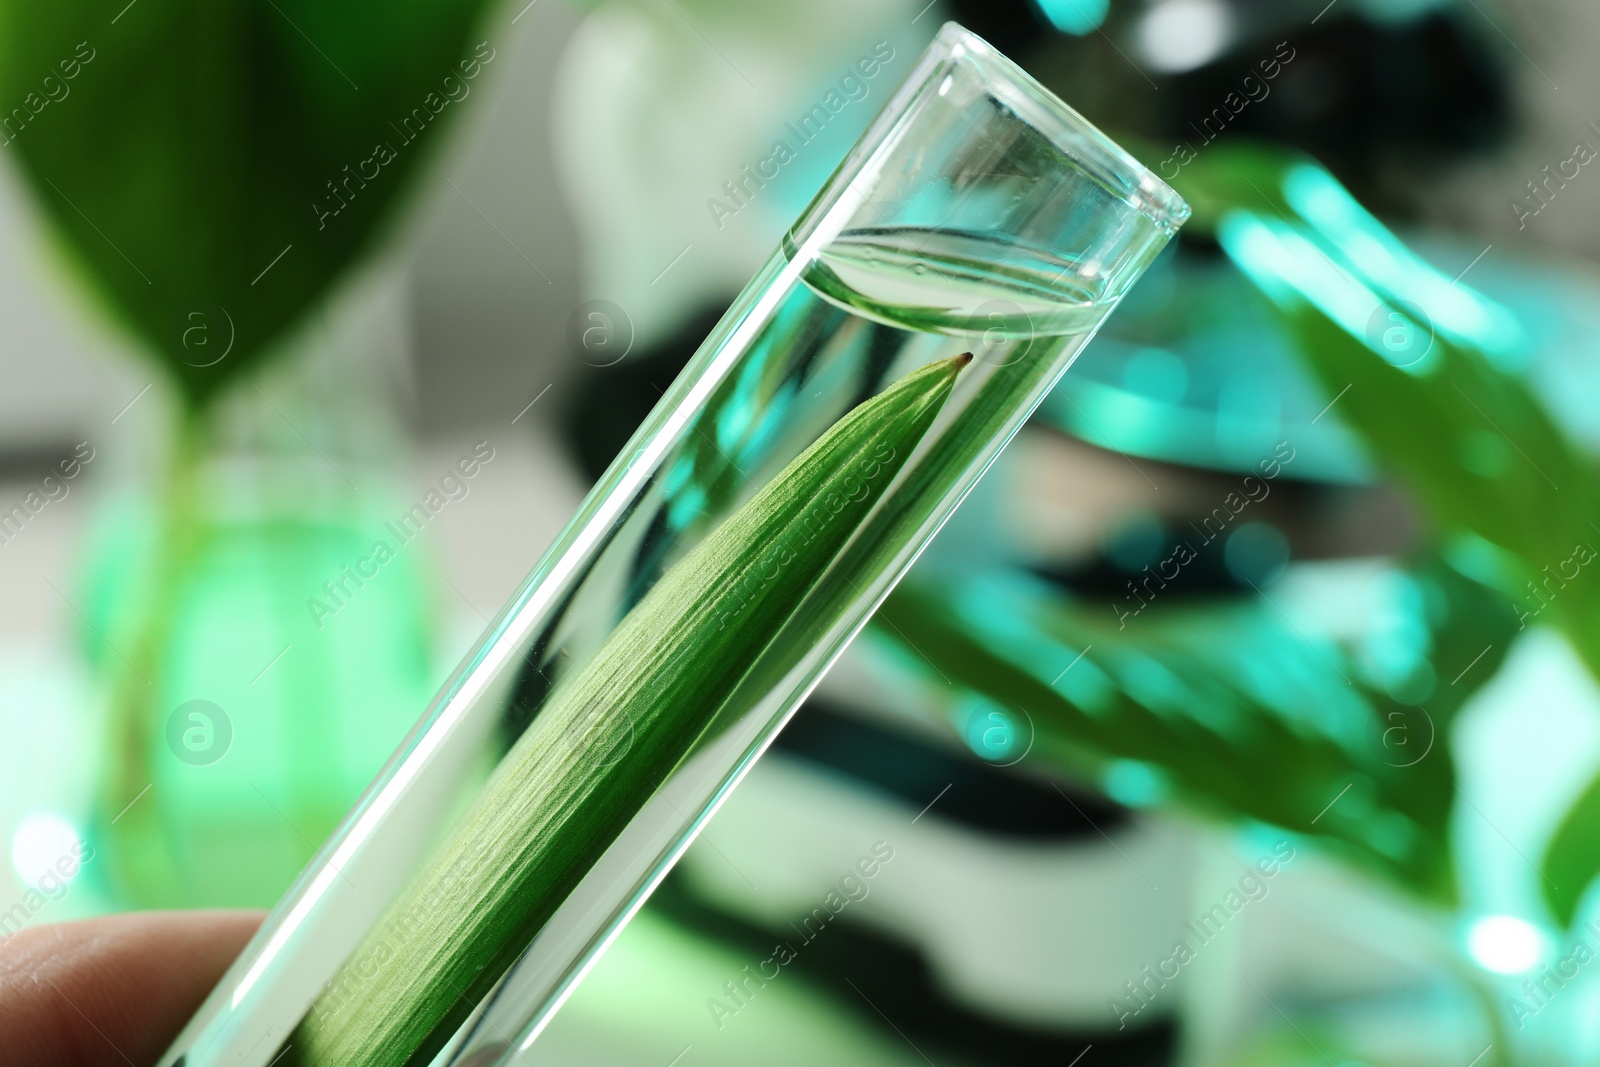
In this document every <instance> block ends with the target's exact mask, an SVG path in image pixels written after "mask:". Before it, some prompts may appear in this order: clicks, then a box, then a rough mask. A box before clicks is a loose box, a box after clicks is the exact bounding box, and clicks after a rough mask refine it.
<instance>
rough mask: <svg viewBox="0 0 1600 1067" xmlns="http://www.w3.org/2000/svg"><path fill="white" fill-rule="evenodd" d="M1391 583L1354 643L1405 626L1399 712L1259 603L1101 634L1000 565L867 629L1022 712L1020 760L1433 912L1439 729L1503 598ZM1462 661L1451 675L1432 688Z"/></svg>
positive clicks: (916, 600) (1439, 582)
mask: <svg viewBox="0 0 1600 1067" xmlns="http://www.w3.org/2000/svg"><path fill="white" fill-rule="evenodd" d="M1396 580H1397V581H1398V582H1400V583H1401V586H1402V587H1403V588H1405V589H1407V590H1409V592H1408V593H1407V594H1406V598H1405V599H1407V600H1408V604H1409V606H1408V607H1405V610H1402V611H1400V612H1399V616H1398V618H1399V621H1398V622H1397V623H1396V624H1395V625H1396V626H1397V627H1399V629H1398V630H1396V631H1395V632H1394V633H1379V634H1375V635H1373V641H1374V643H1375V647H1377V648H1379V649H1380V650H1383V649H1384V648H1385V647H1386V646H1385V644H1384V643H1385V642H1389V643H1390V644H1392V643H1393V642H1394V641H1396V640H1399V639H1400V638H1397V637H1396V634H1398V633H1401V632H1404V633H1405V634H1407V635H1409V636H1406V637H1404V638H1403V640H1405V641H1406V642H1408V643H1409V644H1410V645H1411V647H1412V649H1413V651H1414V662H1412V663H1411V664H1409V665H1408V666H1407V667H1406V669H1405V670H1404V671H1402V672H1400V673H1399V674H1395V673H1394V672H1393V671H1390V672H1389V675H1388V677H1387V678H1386V681H1387V682H1388V684H1390V685H1391V686H1393V687H1394V688H1396V689H1398V690H1403V691H1405V694H1404V695H1406V696H1408V697H1409V698H1410V699H1413V700H1415V701H1416V703H1404V702H1402V701H1400V700H1398V699H1396V698H1395V697H1394V696H1392V695H1390V694H1389V693H1387V692H1385V691H1383V690H1382V689H1380V688H1378V687H1377V686H1376V685H1375V684H1373V683H1371V682H1369V681H1368V680H1367V677H1368V676H1369V675H1371V674H1373V673H1374V671H1373V668H1372V666H1371V665H1370V664H1363V662H1362V656H1361V655H1360V653H1359V650H1356V651H1354V652H1352V651H1351V650H1349V649H1345V648H1341V647H1340V646H1339V645H1336V644H1335V643H1333V642H1331V641H1326V640H1321V639H1317V638H1308V637H1307V636H1305V635H1303V634H1302V633H1301V632H1299V631H1298V630H1297V629H1295V628H1294V627H1293V626H1292V625H1291V624H1289V623H1287V622H1286V621H1285V620H1284V619H1283V618H1282V617H1281V616H1279V615H1278V614H1277V608H1276V607H1275V606H1274V605H1272V604H1263V603H1260V602H1255V603H1239V604H1234V605H1218V604H1216V603H1208V604H1204V605H1198V606H1193V607H1189V606H1183V605H1178V604H1174V605H1173V606H1172V607H1171V608H1170V610H1168V611H1166V612H1165V613H1162V612H1157V613H1154V614H1153V615H1151V616H1150V617H1149V618H1145V619H1140V620H1138V621H1137V622H1136V623H1133V624H1131V625H1128V626H1126V627H1124V628H1121V629H1119V628H1118V627H1117V626H1116V625H1115V619H1114V618H1112V617H1111V613H1109V612H1106V611H1104V610H1100V609H1102V608H1103V606H1101V605H1095V606H1094V607H1089V606H1086V605H1084V604H1081V603H1077V602H1074V601H1072V600H1070V599H1069V598H1067V597H1066V596H1065V595H1064V594H1062V593H1059V592H1057V591H1056V590H1055V589H1053V588H1052V587H1049V586H1047V585H1045V584H1044V583H1042V582H1040V581H1038V580H1036V579H1032V578H1028V577H1026V576H1023V575H1020V574H1012V575H1003V576H990V577H985V578H982V579H974V580H971V581H966V582H957V583H947V584H942V585H940V586H939V587H937V588H935V587H930V586H928V585H913V584H911V583H907V584H905V585H902V586H901V588H900V589H899V590H897V591H896V592H895V593H894V594H892V595H891V596H890V598H889V600H888V601H887V602H886V603H885V604H884V606H883V607H882V608H881V609H880V610H879V612H878V615H877V618H876V621H875V623H874V627H875V630H876V632H877V633H879V634H881V635H882V636H884V637H887V638H889V639H891V640H892V641H894V642H896V643H898V644H899V645H901V646H902V648H903V649H905V650H906V652H907V654H908V656H910V657H911V658H913V659H916V660H919V661H922V662H925V663H928V664H932V665H933V667H934V668H935V669H936V671H937V672H938V674H939V675H942V676H944V677H945V678H948V679H949V680H951V681H953V682H955V683H956V684H957V685H960V686H963V687H965V688H967V689H970V690H972V691H973V692H976V693H979V694H982V695H983V696H985V697H987V698H989V699H990V700H992V701H994V702H995V703H996V704H998V705H999V706H1000V707H1002V708H1004V709H1008V710H1009V711H1010V712H1012V713H1019V712H1020V713H1023V714H1025V716H1026V717H1027V719H1028V720H1029V721H1030V722H1031V723H1032V726H1033V731H1034V746H1033V750H1032V757H1033V758H1037V759H1040V760H1043V761H1047V762H1050V763H1053V764H1055V765H1056V766H1058V767H1059V768H1062V769H1066V770H1069V771H1072V772H1075V773H1077V774H1079V775H1085V776H1088V777H1089V778H1090V779H1091V780H1092V781H1098V782H1101V783H1102V784H1104V783H1105V782H1106V781H1107V775H1109V774H1110V773H1111V771H1112V770H1113V769H1114V767H1115V766H1116V763H1117V761H1137V762H1138V763H1139V764H1141V765H1144V767H1145V768H1146V769H1147V770H1148V769H1150V768H1153V769H1154V770H1155V777H1156V778H1157V779H1159V780H1160V781H1162V782H1164V783H1165V786H1166V787H1167V788H1168V789H1169V790H1170V793H1171V795H1172V798H1173V799H1174V800H1175V801H1177V802H1179V803H1183V804H1185V805H1188V806H1191V807H1195V808H1198V809H1200V810H1203V811H1207V812H1210V813H1212V814H1219V815H1223V816H1226V817H1229V818H1234V819H1239V818H1243V819H1252V820H1259V821H1261V822H1265V823H1270V824H1273V825H1275V826H1280V827H1283V828H1285V829H1288V830H1291V831H1294V832H1297V833H1302V834H1306V835H1309V836H1315V837H1317V838H1319V839H1320V840H1321V841H1322V842H1323V843H1324V844H1326V845H1328V846H1329V847H1330V848H1331V849H1332V850H1334V851H1336V852H1339V853H1341V854H1343V855H1345V856H1347V857H1349V858H1351V859H1354V860H1356V861H1357V862H1359V863H1361V864H1363V865H1364V866H1366V867H1367V868H1368V869H1372V870H1376V871H1378V872H1380V873H1381V874H1383V875H1385V876H1387V877H1388V878H1389V879H1390V880H1392V881H1394V882H1397V883H1399V884H1400V885H1401V886H1403V887H1405V888H1407V889H1408V890H1410V891H1412V892H1415V893H1418V894H1420V895H1422V896H1423V897H1425V898H1428V899H1431V900H1434V901H1437V902H1441V903H1450V902H1453V901H1454V899H1455V889H1454V882H1453V876H1452V869H1451V864H1450V857H1449V845H1448V826H1449V817H1450V809H1451V803H1452V800H1453V792H1454V771H1453V768H1452V765H1451V761H1450V752H1449V745H1448V736H1449V732H1450V730H1451V728H1452V725H1453V723H1454V719H1455V714H1456V712H1457V710H1458V709H1459V708H1460V706H1461V704H1462V702H1463V701H1464V700H1465V699H1466V697H1467V696H1469V695H1470V694H1471V692H1472V691H1473V689H1474V688H1475V682H1476V681H1477V680H1481V679H1485V678H1488V677H1490V676H1491V675H1492V674H1493V672H1494V670H1495V668H1496V667H1497V666H1498V663H1499V660H1500V659H1501V657H1502V656H1503V654H1504V649H1505V647H1506V644H1507V641H1508V638H1509V635H1510V634H1511V632H1512V631H1513V630H1514V629H1515V620H1514V618H1513V617H1512V616H1511V614H1510V612H1509V611H1508V610H1507V609H1506V607H1505V603H1504V601H1503V599H1502V598H1500V597H1498V596H1497V595H1495V594H1494V593H1493V592H1492V591H1490V590H1488V589H1485V588H1484V587H1483V586H1481V585H1479V584H1478V583H1476V582H1473V581H1471V580H1469V579H1467V578H1465V577H1463V576H1462V575H1461V574H1459V573H1457V572H1456V571H1454V570H1453V569H1452V568H1450V567H1448V566H1445V565H1443V564H1442V563H1438V562H1430V563H1428V564H1426V565H1425V566H1422V567H1420V568H1419V569H1418V570H1416V571H1415V572H1414V573H1412V574H1410V575H1397V576H1396ZM1080 654H1081V658H1079V657H1080ZM1474 660H1477V662H1475V663H1474V662H1473V661H1474ZM1469 664H1471V665H1472V668H1473V670H1472V673H1471V674H1470V675H1468V676H1467V677H1466V678H1464V679H1461V680H1460V682H1459V683H1450V682H1447V681H1445V679H1446V678H1451V677H1458V672H1461V671H1462V670H1463V668H1465V667H1467V666H1468V665H1469ZM924 669H926V668H924ZM1445 672H1449V673H1448V674H1447V673H1445ZM1378 673H1380V674H1381V673H1383V672H1381V671H1380V672H1378ZM1424 694H1425V696H1424ZM1112 792H1113V793H1114V790H1113V791H1112Z"/></svg>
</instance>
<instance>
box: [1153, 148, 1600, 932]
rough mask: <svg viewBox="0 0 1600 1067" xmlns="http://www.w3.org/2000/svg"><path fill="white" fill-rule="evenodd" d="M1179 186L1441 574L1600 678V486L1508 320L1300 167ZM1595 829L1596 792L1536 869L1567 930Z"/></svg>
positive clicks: (1220, 172) (1263, 165)
mask: <svg viewBox="0 0 1600 1067" xmlns="http://www.w3.org/2000/svg"><path fill="white" fill-rule="evenodd" d="M1178 187H1179V189H1180V191H1182V192H1183V193H1184V194H1185V195H1186V196H1188V197H1190V198H1191V201H1192V203H1194V205H1195V218H1196V221H1197V222H1198V223H1199V224H1200V226H1201V227H1202V228H1205V229H1209V230H1210V231H1211V232H1213V233H1214V234H1215V235H1216V237H1217V238H1218V239H1219V240H1220V241H1221V243H1222V245H1223V247H1224V249H1225V250H1226V251H1227V253H1228V255H1229V256H1230V257H1231V258H1232V259H1233V261H1234V262H1235V263H1236V264H1237V265H1238V266H1239V267H1240V269H1241V270H1243V271H1244V273H1245V274H1246V276H1248V277H1249V278H1250V279H1251V280H1252V281H1254V282H1255V283H1256V284H1257V285H1258V286H1259V287H1260V288H1261V289H1262V291H1263V292H1265V293H1266V294H1267V296H1268V297H1269V298H1271V299H1272V301H1273V302H1274V303H1275V304H1276V305H1277V306H1278V308H1279V310H1280V311H1281V312H1282V313H1283V315H1284V317H1285V319H1286V321H1287V322H1288V324H1289V326H1290V328H1291V330H1292V331H1293V334H1294V336H1295V338H1296V340H1297V341H1298V349H1299V352H1300V354H1301V356H1302V357H1303V358H1304V360H1305V362H1306V364H1307V365H1308V366H1309V367H1310V369H1311V370H1312V371H1313V373H1314V374H1316V375H1317V377H1318V378H1319V379H1320V380H1321V382H1322V385H1323V386H1324V388H1325V389H1326V390H1327V392H1328V395H1329V396H1330V398H1335V399H1336V401H1337V403H1338V405H1339V407H1338V417H1339V418H1340V419H1341V420H1343V421H1344V422H1345V423H1346V424H1347V425H1349V426H1351V427H1352V428H1353V429H1355V430H1356V431H1357V432H1358V433H1359V435H1360V436H1361V438H1362V439H1363V441H1364V442H1365V444H1366V445H1367V447H1368V448H1369V449H1370V450H1371V452H1372V454H1373V455H1374V456H1375V457H1376V458H1377V459H1378V461H1379V463H1380V464H1381V465H1382V467H1383V468H1384V469H1385V470H1386V471H1388V472H1389V473H1390V474H1392V475H1393V476H1394V477H1396V478H1397V479H1398V480H1399V481H1400V482H1402V483H1403V484H1404V485H1405V486H1406V488H1407V489H1408V490H1409V491H1410V493H1411V496H1412V498H1413V499H1414V500H1415V502H1416V503H1417V505H1418V506H1419V507H1420V508H1421V510H1422V512H1423V514H1424V515H1425V516H1426V517H1427V519H1428V521H1429V523H1430V525H1431V527H1432V533H1433V534H1434V536H1435V537H1436V539H1438V541H1439V542H1440V543H1441V544H1442V545H1443V550H1444V551H1445V552H1446V553H1447V554H1448V555H1449V556H1450V557H1451V559H1452V561H1453V562H1455V563H1456V565H1457V566H1459V567H1461V568H1463V569H1464V570H1467V571H1468V572H1469V573H1472V574H1473V575H1474V576H1475V577H1477V578H1479V579H1480V580H1482V581H1484V582H1486V583H1488V584H1490V585H1492V586H1493V587H1495V588H1497V589H1499V590H1500V592H1501V593H1502V594H1503V595H1504V596H1505V597H1506V599H1507V600H1508V601H1509V602H1510V603H1512V604H1513V605H1514V607H1515V609H1516V611H1517V615H1518V629H1519V630H1520V629H1523V628H1525V627H1526V626H1527V624H1528V623H1530V622H1532V621H1534V620H1535V619H1538V620H1539V621H1543V622H1548V623H1549V624H1551V625H1554V626H1556V627H1558V628H1559V629H1560V630H1561V631H1562V632H1563V633H1564V634H1565V635H1566V637H1567V639H1568V640H1569V641H1570V642H1571V643H1572V645H1573V647H1574V648H1575V649H1576V650H1577V652H1578V654H1579V655H1580V656H1581V657H1582V658H1583V660H1584V662H1585V663H1586V664H1587V665H1588V667H1589V669H1590V671H1591V673H1593V674H1594V675H1595V676H1596V677H1600V585H1597V584H1596V583H1595V582H1593V581H1590V582H1580V581H1577V580H1576V579H1578V578H1579V577H1580V575H1581V570H1582V568H1583V567H1584V566H1586V565H1587V564H1588V563H1590V562H1592V561H1593V560H1594V559H1595V557H1596V552H1595V549H1594V547H1593V546H1594V545H1595V544H1597V543H1600V527H1597V526H1596V525H1595V520H1596V519H1597V518H1600V507H1597V503H1600V499H1597V496H1600V487H1597V484H1596V480H1595V475H1594V470H1593V467H1592V465H1591V464H1590V462H1589V460H1588V458H1587V457H1585V456H1584V455H1583V454H1582V453H1581V452H1580V451H1579V450H1578V448H1577V447H1576V446H1575V445H1574V444H1573V443H1572V442H1571V441H1570V440H1568V439H1567V437H1566V436H1565V435H1564V434H1563V433H1562V432H1561V430H1560V428H1559V427H1558V426H1557V425H1556V424H1555V421H1554V420H1553V419H1552V418H1551V416H1550V415H1549V413H1548V412H1547V411H1546V410H1545V408H1544V406H1543V405H1542V404H1541V403H1540V401H1539V399H1538V398H1537V397H1536V396H1535V395H1534V394H1533V392H1532V391H1531V389H1530V388H1529V386H1528V385H1527V383H1526V381H1525V380H1524V379H1523V378H1522V377H1520V376H1519V375H1518V374H1517V373H1516V369H1517V366H1518V363H1519V361H1520V358H1521V357H1522V355H1523V353H1522V351H1521V349H1522V348H1523V347H1524V342H1523V339H1522V337H1521V336H1520V330H1519V329H1518V327H1517V325H1516V323H1515V320H1514V319H1512V318H1511V316H1510V314H1509V312H1507V311H1505V309H1503V308H1500V307H1498V306H1497V305H1495V304H1493V303H1492V302H1491V301H1489V300H1487V299H1485V298H1484V297H1482V296H1480V295H1479V294H1477V293H1474V292H1472V291H1471V290H1470V289H1468V288H1466V287H1465V286H1464V285H1462V284H1461V282H1460V280H1459V279H1450V278H1448V277H1446V276H1444V275H1442V274H1440V273H1439V272H1438V271H1436V270H1434V269H1433V268H1432V267H1430V266H1428V265H1427V264H1426V263H1423V262H1422V261H1421V260H1420V258H1418V257H1417V256H1416V255H1414V254H1413V253H1411V252H1410V251H1409V250H1408V249H1406V248H1405V246H1404V245H1402V244H1401V243H1400V241H1399V240H1398V239H1397V238H1396V237H1395V236H1394V235H1393V234H1392V233H1390V232H1389V231H1388V230H1387V229H1386V228H1385V227H1384V226H1383V225H1382V224H1381V223H1380V222H1378V220H1377V219H1375V218H1373V217H1372V216H1371V215H1370V214H1369V213H1368V212H1366V211H1365V210H1364V209H1363V208H1361V207H1360V205H1359V204H1357V203H1356V202H1355V200H1354V199H1353V198H1351V197H1350V196H1349V194H1348V193H1346V192H1345V191H1344V189H1343V188H1342V187H1340V186H1339V185H1338V183H1337V182H1335V181H1334V179H1333V178H1332V177H1331V176H1330V175H1328V174H1327V172H1326V171H1323V170H1322V169H1321V168H1320V167H1317V166H1316V165H1315V164H1313V163H1310V162H1309V161H1307V160H1305V159H1304V158H1302V157H1300V156H1298V155H1296V154H1293V153H1290V152H1286V151H1283V150H1275V149H1268V148H1262V147H1259V146H1244V147H1229V148H1218V149H1217V150H1216V151H1213V152H1211V153H1209V154H1207V155H1205V156H1203V157H1201V158H1200V159H1199V160H1197V161H1196V162H1195V163H1194V164H1193V165H1191V166H1190V167H1189V168H1187V169H1186V170H1185V171H1184V172H1183V174H1182V177H1181V178H1180V180H1179V182H1178ZM1569 586H1570V587H1569ZM1547 608H1548V609H1549V611H1548V613H1546V609H1547ZM1480 677H1487V673H1486V674H1484V675H1482V676H1480ZM1597 816H1600V777H1597V778H1596V780H1595V782H1594V783H1593V784H1591V785H1590V786H1589V787H1588V789H1587V790H1586V791H1585V793H1584V795H1583V797H1582V798H1581V799H1580V800H1579V802H1578V803H1577V804H1576V805H1575V806H1574V807H1573V808H1572V810H1571V811H1570V812H1569V813H1568V815H1567V817H1566V819H1565V820H1564V822H1563V824H1562V825H1561V827H1560V828H1559V829H1558V830H1557V832H1556V834H1555V836H1554V838H1553V840H1552V842H1551V844H1550V846H1549V848H1548V849H1547V852H1546V856H1545V861H1544V867H1545V870H1544V875H1545V877H1544V878H1543V879H1542V885H1541V890H1542V892H1543V893H1544V895H1545V900H1546V903H1547V904H1548V905H1549V907H1550V909H1551V911H1552V913H1553V914H1554V915H1555V917H1556V919H1557V920H1558V921H1560V922H1561V923H1562V924H1563V925H1570V924H1571V923H1572V921H1573V919H1574V916H1575V914H1576V910H1577V907H1578V904H1579V901H1580V899H1581V897H1582V895H1583V892H1584V889H1585V887H1586V886H1587V885H1588V884H1589V883H1590V882H1591V881H1592V880H1593V879H1594V877H1595V876H1596V875H1597V874H1600V848H1597V847H1595V846H1596V845H1597V844H1600V822H1597V819H1596V817H1597Z"/></svg>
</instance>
